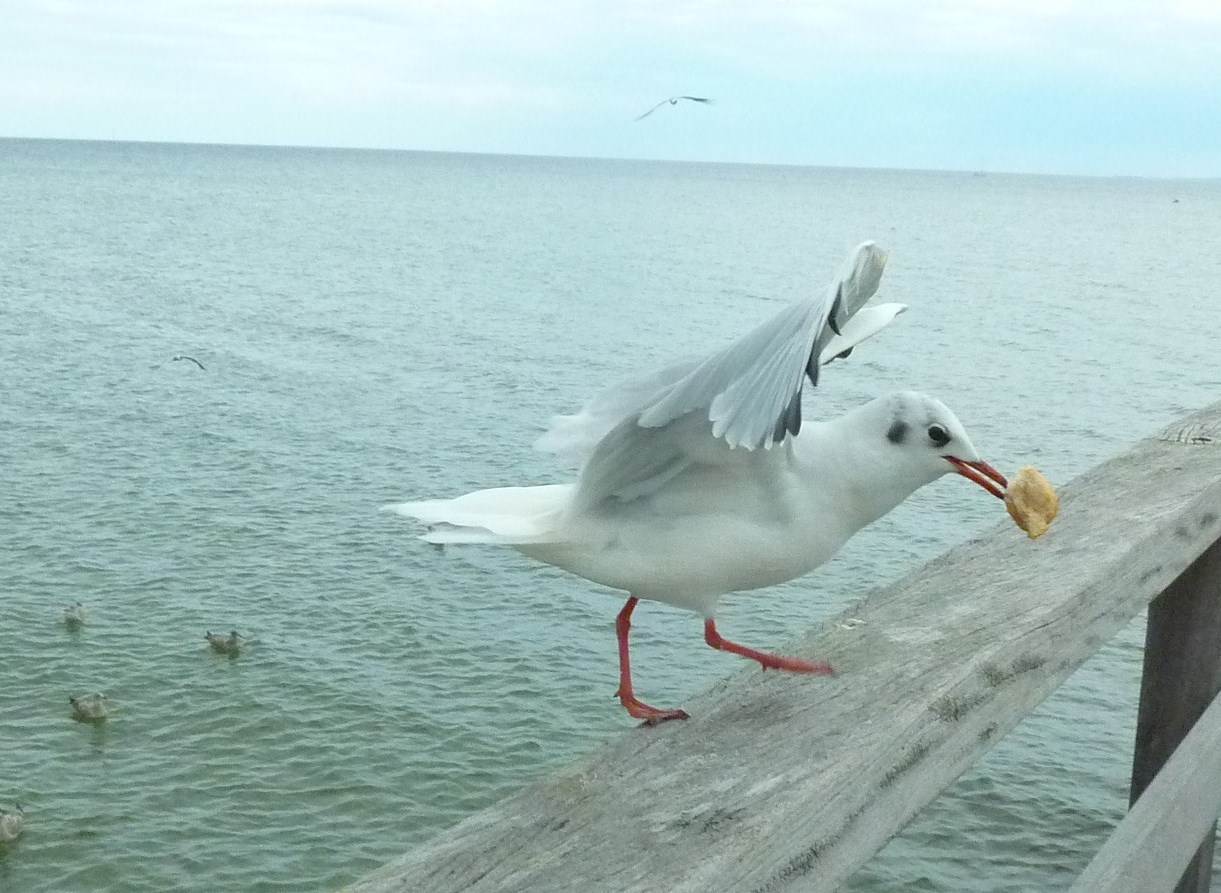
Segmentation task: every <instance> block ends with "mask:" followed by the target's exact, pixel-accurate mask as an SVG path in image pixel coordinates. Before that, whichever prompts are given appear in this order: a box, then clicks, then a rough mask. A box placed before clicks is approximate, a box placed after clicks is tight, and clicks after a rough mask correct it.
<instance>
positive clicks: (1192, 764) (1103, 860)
mask: <svg viewBox="0 0 1221 893" xmlns="http://www.w3.org/2000/svg"><path fill="white" fill-rule="evenodd" d="M1218 813H1221V699H1218V700H1216V701H1213V703H1212V706H1211V707H1209V708H1208V710H1206V711H1205V713H1204V715H1203V716H1201V717H1200V721H1199V723H1198V724H1197V725H1196V726H1195V727H1194V728H1193V729H1192V730H1191V732H1190V733H1189V734H1188V735H1187V736H1186V737H1185V738H1184V739H1183V741H1182V743H1181V744H1180V746H1179V747H1178V749H1177V750H1175V752H1174V755H1173V756H1172V757H1171V758H1170V759H1169V760H1167V762H1166V764H1165V766H1164V767H1163V770H1162V772H1161V773H1160V774H1158V776H1157V778H1156V779H1154V780H1153V782H1152V783H1151V784H1150V785H1149V786H1148V788H1147V789H1146V790H1145V792H1144V793H1143V794H1142V795H1141V797H1140V799H1139V800H1138V801H1137V802H1136V804H1135V805H1134V806H1133V807H1132V809H1131V811H1130V812H1129V813H1128V814H1127V816H1125V817H1124V820H1123V821H1122V822H1120V824H1119V827H1118V828H1116V829H1115V833H1114V834H1112V835H1111V837H1110V839H1108V840H1107V842H1106V843H1105V844H1104V845H1103V847H1102V849H1100V850H1099V851H1098V853H1097V855H1096V856H1095V857H1094V859H1093V861H1091V862H1090V864H1089V866H1088V867H1087V868H1086V870H1085V871H1084V872H1083V873H1082V874H1081V876H1080V877H1079V878H1077V882H1076V883H1075V884H1074V885H1073V887H1072V890H1071V891H1070V893H1098V891H1100V890H1105V891H1107V893H1161V891H1169V890H1170V889H1172V888H1173V887H1174V885H1175V883H1176V882H1178V880H1179V875H1180V874H1181V873H1182V872H1183V869H1184V867H1185V866H1186V865H1187V864H1188V861H1189V860H1191V858H1192V855H1193V854H1194V853H1195V852H1196V846H1197V843H1198V841H1199V840H1200V838H1201V837H1202V836H1204V835H1205V834H1206V833H1211V831H1212V826H1213V824H1214V823H1215V821H1216V818H1217V814H1218ZM1209 843H1210V844H1211V843H1212V839H1211V837H1210V838H1209ZM1192 883H1193V884H1194V883H1198V882H1197V881H1196V880H1195V879H1194V878H1193V879H1192ZM1200 889H1203V890H1207V889H1208V876H1207V875H1205V876H1204V880H1203V886H1202V887H1201V888H1200Z"/></svg>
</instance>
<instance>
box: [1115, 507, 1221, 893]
mask: <svg viewBox="0 0 1221 893" xmlns="http://www.w3.org/2000/svg"><path fill="white" fill-rule="evenodd" d="M1219 510H1221V507H1219ZM1219 691H1221V541H1218V542H1216V543H1213V545H1212V546H1211V547H1209V548H1208V550H1206V551H1205V552H1204V553H1203V554H1202V555H1201V556H1200V557H1199V558H1197V559H1196V560H1195V562H1193V563H1192V564H1191V566H1189V567H1188V568H1187V570H1186V571H1184V572H1183V574H1182V575H1181V576H1180V577H1179V578H1178V579H1177V580H1175V581H1174V582H1173V583H1171V584H1170V586H1168V587H1167V588H1166V591H1165V592H1163V593H1162V594H1161V595H1159V596H1158V597H1157V598H1155V599H1154V600H1153V601H1152V602H1151V603H1150V604H1149V625H1148V629H1147V632H1146V634H1145V666H1144V675H1143V677H1142V678H1141V690H1140V708H1139V712H1138V714H1137V721H1136V751H1135V754H1134V756H1133V760H1132V793H1131V802H1132V803H1135V802H1136V801H1137V799H1138V798H1139V797H1140V795H1141V794H1142V793H1143V792H1144V790H1145V788H1146V787H1148V785H1149V783H1150V782H1151V781H1152V780H1153V777H1154V776H1155V775H1157V773H1158V770H1159V769H1161V767H1162V764H1163V763H1165V762H1166V760H1167V759H1169V757H1170V755H1171V754H1172V753H1174V749H1175V748H1176V747H1178V745H1179V742H1180V741H1182V740H1183V738H1184V736H1186V735H1187V733H1188V732H1189V731H1191V727H1192V726H1193V725H1194V724H1195V722H1196V720H1197V719H1199V717H1200V715H1201V714H1203V713H1204V711H1205V710H1206V709H1207V708H1208V705H1209V704H1210V703H1212V700H1213V698H1215V697H1216V696H1217V693H1218V692H1219ZM1216 832H1217V825H1216V823H1215V822H1214V823H1213V826H1212V828H1211V829H1210V830H1209V831H1208V833H1207V834H1206V835H1205V837H1204V841H1203V843H1202V844H1201V845H1200V849H1199V851H1198V852H1197V853H1196V855H1195V858H1194V859H1193V860H1192V861H1191V863H1190V864H1189V865H1188V867H1187V870H1186V871H1184V872H1183V876H1182V878H1181V879H1180V880H1179V883H1178V886H1177V887H1175V893H1207V891H1208V888H1209V882H1210V879H1211V877H1212V862H1213V841H1214V839H1215V837H1216ZM1149 858H1157V856H1156V854H1154V853H1150V854H1149Z"/></svg>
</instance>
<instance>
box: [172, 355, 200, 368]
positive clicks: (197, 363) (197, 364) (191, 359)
mask: <svg viewBox="0 0 1221 893" xmlns="http://www.w3.org/2000/svg"><path fill="white" fill-rule="evenodd" d="M178 360H190V361H191V362H192V363H194V364H195V365H196V366H198V367H199V368H200V369H203V371H204V372H207V371H208V370H207V369H206V368H204V364H203V363H201V362H199V360H197V359H195V358H194V357H189V356H187V355H186V354H184V353H181V354H179V355H178V356H176V357H173V358H172V359H171V360H170V362H173V363H176V362H177V361H178Z"/></svg>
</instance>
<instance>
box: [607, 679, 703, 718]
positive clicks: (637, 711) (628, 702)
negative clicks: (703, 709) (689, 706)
mask: <svg viewBox="0 0 1221 893" xmlns="http://www.w3.org/2000/svg"><path fill="white" fill-rule="evenodd" d="M615 697H617V698H618V699H619V703H620V704H622V705H623V709H624V710H626V711H627V712H628V716H631V717H633V718H634V719H639V720H643V722H644V724H645V725H647V726H655V725H657V724H658V723H659V722H665V721H666V720H668V719H690V716H688V714H687V711H686V710H680V709H677V708H676V709H674V710H660V709H658V708H657V707H650V706H649V705H648V704H646V703H645V702H644V701H642V700H640V699H639V698H637V697H636V696H635V695H634V694H632V692H631V690H630V689H629V690H628V691H627V692H624V691H623V689H622V688H620V689H619V691H617V692H615Z"/></svg>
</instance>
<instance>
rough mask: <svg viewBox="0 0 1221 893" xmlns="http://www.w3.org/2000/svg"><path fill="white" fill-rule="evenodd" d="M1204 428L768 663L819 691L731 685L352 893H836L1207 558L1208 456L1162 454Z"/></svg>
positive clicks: (1137, 453) (1192, 424)
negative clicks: (803, 665)
mask: <svg viewBox="0 0 1221 893" xmlns="http://www.w3.org/2000/svg"><path fill="white" fill-rule="evenodd" d="M1218 426H1221V404H1217V405H1215V406H1213V407H1210V408H1209V409H1208V410H1205V411H1203V412H1201V413H1198V414H1196V415H1195V416H1193V417H1191V418H1188V419H1185V420H1183V421H1182V422H1180V423H1177V424H1176V425H1175V426H1174V428H1173V429H1172V431H1169V432H1167V434H1165V435H1163V436H1162V437H1159V438H1153V439H1151V440H1148V441H1145V442H1142V443H1140V444H1138V445H1137V446H1136V447H1134V448H1133V449H1132V450H1130V451H1129V452H1127V453H1125V454H1123V455H1121V456H1119V457H1117V458H1115V459H1113V460H1111V461H1109V462H1107V463H1105V464H1104V465H1102V466H1100V467H1098V468H1096V469H1094V470H1093V471H1091V472H1089V473H1087V474H1085V475H1083V476H1082V477H1081V478H1078V479H1077V480H1075V481H1073V482H1072V483H1071V484H1069V485H1068V486H1065V487H1063V488H1062V490H1061V512H1060V516H1059V518H1058V519H1057V521H1056V523H1055V524H1054V525H1053V526H1052V528H1051V530H1050V532H1048V533H1047V535H1046V536H1044V537H1043V538H1042V539H1039V540H1035V541H1032V540H1029V539H1028V538H1027V537H1026V536H1025V535H1024V534H1023V533H1022V532H1021V531H1020V530H1018V529H1017V528H1016V527H1014V526H1013V525H1012V524H1010V523H1009V522H1008V519H1005V520H1004V521H1002V522H999V523H998V525H997V527H996V529H995V530H993V531H992V532H991V533H990V534H989V535H987V536H985V537H984V538H982V539H979V540H976V541H971V542H968V543H965V544H964V545H962V546H960V547H958V548H956V549H953V550H952V551H950V552H949V553H947V554H946V555H944V556H942V557H940V558H937V559H935V560H934V561H932V562H930V563H929V564H928V565H926V566H925V567H923V568H921V569H919V570H918V571H916V572H914V573H913V574H911V575H909V576H908V577H906V578H904V579H903V580H900V581H899V582H897V583H895V584H893V585H890V586H887V587H885V588H883V589H880V590H878V591H876V592H874V593H872V594H871V595H869V596H868V597H867V598H865V599H864V600H863V601H861V602H859V603H858V604H855V605H852V606H851V607H849V608H848V609H847V610H846V611H845V612H843V615H842V617H838V618H831V619H830V620H828V621H827V622H826V623H824V624H823V625H822V626H821V627H819V628H818V629H816V630H814V631H813V632H811V633H810V634H809V635H807V636H806V637H804V638H803V639H801V640H799V642H798V643H797V644H796V646H795V647H789V648H786V649H784V650H785V651H786V652H787V653H793V654H797V655H802V656H810V657H817V658H820V659H824V658H825V659H828V660H830V662H831V663H832V664H833V665H834V666H835V668H836V675H835V676H833V677H798V676H792V675H782V674H778V673H759V672H758V671H757V670H756V671H754V672H751V671H749V670H745V669H744V670H742V671H740V672H739V673H737V674H736V675H734V676H732V677H731V678H729V679H728V680H726V681H724V682H722V683H721V684H719V685H717V686H716V687H714V689H713V690H711V691H710V692H708V693H706V694H705V695H703V696H701V697H700V698H698V699H696V700H695V701H693V702H692V703H690V704H688V705H687V706H688V707H689V708H690V712H691V714H692V719H690V720H688V721H686V722H670V723H665V724H663V725H661V726H657V727H651V728H636V729H632V730H630V731H628V732H626V733H625V734H624V735H623V736H621V737H620V738H619V739H617V740H615V741H613V742H611V743H610V744H609V745H607V746H606V747H605V748H603V749H601V750H599V751H598V752H596V753H594V754H592V755H591V756H590V757H588V758H587V759H585V760H583V761H581V762H579V763H577V764H575V765H573V766H570V767H567V768H565V769H563V770H561V771H559V772H557V773H556V774H554V775H552V776H551V777H549V778H546V779H544V780H542V781H540V782H539V783H537V784H535V785H533V786H531V787H528V788H526V789H525V790H523V791H521V792H520V793H518V794H516V795H514V796H512V797H509V798H507V799H506V800H504V801H502V802H500V803H499V804H496V805H495V806H492V807H490V808H489V809H486V810H484V811H482V812H480V813H477V814H475V815H473V816H471V817H469V818H468V819H466V820H465V821H463V822H461V823H460V824H458V825H457V826H455V827H453V828H451V829H449V830H447V831H445V832H442V833H441V834H439V835H438V836H437V837H436V838H435V839H433V840H432V841H430V842H428V843H426V844H424V845H422V846H420V847H418V848H416V849H415V850H413V851H411V852H409V853H408V854H407V855H405V856H404V857H402V858H401V859H399V860H397V861H395V862H393V863H391V864H389V865H387V866H385V867H383V868H382V869H381V870H379V871H377V872H375V873H373V874H372V875H369V876H368V877H366V878H365V879H363V880H361V881H359V882H357V883H356V884H355V885H353V886H352V887H351V888H350V891H351V893H392V891H401V893H407V891H411V893H425V891H469V893H480V891H484V893H487V891H532V893H545V891H570V890H582V891H587V890H588V891H614V893H633V891H634V893H646V891H667V893H672V891H701V893H705V891H722V890H723V891H735V893H778V891H787V890H801V891H804V893H819V891H832V890H835V889H836V888H837V887H838V886H839V885H840V884H841V883H842V882H843V881H844V880H845V879H846V878H847V877H848V876H849V875H850V874H851V873H852V872H853V871H855V870H856V869H857V868H858V867H859V866H861V865H862V864H864V863H865V862H866V861H867V860H868V859H869V858H870V857H871V856H872V855H873V853H875V852H876V851H877V850H878V849H880V848H881V847H882V846H883V845H884V844H885V843H886V842H887V841H888V840H889V839H890V838H891V837H892V836H893V835H894V834H896V833H897V832H898V831H899V830H900V829H901V828H902V827H903V826H904V825H906V824H907V822H908V821H909V820H910V819H911V818H912V817H913V816H914V815H915V814H916V813H917V812H918V811H919V810H920V809H921V808H922V807H923V806H924V805H925V804H927V803H928V802H929V801H931V800H932V799H933V798H935V797H936V796H937V795H938V794H939V793H940V792H941V790H942V789H943V788H944V787H945V786H946V785H948V784H949V783H950V782H951V781H953V780H954V779H955V778H956V777H957V776H958V775H959V774H961V773H962V772H963V771H964V770H965V769H967V768H968V767H969V766H971V765H972V764H973V763H974V762H975V761H976V760H977V759H978V758H979V757H980V756H981V755H982V754H983V753H984V752H985V751H986V750H988V748H990V747H991V746H992V745H993V744H994V743H995V742H996V741H997V740H998V739H1000V738H1001V737H1002V736H1003V735H1004V734H1006V733H1007V732H1008V731H1009V730H1010V729H1012V728H1013V727H1014V726H1015V725H1016V724H1017V723H1018V722H1019V721H1020V720H1021V719H1022V718H1023V717H1024V716H1025V715H1026V714H1027V713H1028V712H1029V711H1030V710H1031V709H1032V708H1033V707H1034V706H1035V705H1036V704H1038V703H1039V702H1040V701H1042V700H1043V699H1044V698H1045V697H1047V695H1048V694H1050V693H1051V692H1052V691H1054V690H1055V688H1056V687H1057V686H1059V685H1060V683H1061V682H1062V681H1063V680H1064V679H1065V677H1066V676H1068V675H1069V674H1070V673H1071V672H1072V671H1073V670H1074V669H1076V668H1077V667H1078V666H1079V665H1080V664H1081V663H1082V662H1083V661H1084V660H1085V659H1086V658H1088V657H1089V656H1090V655H1092V654H1093V653H1094V652H1095V651H1096V650H1097V649H1098V648H1099V647H1100V646H1101V645H1102V644H1103V643H1104V642H1106V641H1107V640H1108V639H1110V638H1111V637H1112V636H1113V635H1114V634H1115V633H1116V632H1117V631H1118V630H1119V629H1121V628H1122V627H1123V626H1124V625H1125V624H1126V623H1128V622H1129V621H1130V620H1131V619H1132V618H1133V617H1134V616H1135V615H1136V614H1137V613H1138V612H1140V611H1141V610H1142V609H1143V608H1144V607H1145V606H1146V605H1147V604H1148V602H1149V601H1150V600H1151V599H1152V598H1154V597H1155V596H1156V595H1158V594H1159V593H1160V592H1162V590H1164V589H1165V588H1166V587H1167V586H1168V585H1169V584H1170V583H1171V582H1172V581H1173V580H1175V579H1176V578H1177V577H1178V576H1179V575H1180V574H1181V573H1182V572H1183V571H1184V570H1185V569H1186V568H1187V567H1188V566H1189V565H1190V564H1191V563H1192V562H1193V561H1195V559H1196V558H1197V557H1198V556H1199V555H1200V554H1201V553H1203V552H1204V550H1205V549H1206V548H1207V547H1208V546H1209V545H1211V544H1212V543H1213V542H1214V541H1216V540H1217V539H1218V536H1219V535H1221V449H1218V448H1217V447H1221V439H1218V440H1217V441H1212V440H1209V441H1199V440H1195V441H1192V440H1191V439H1190V438H1191V437H1194V436H1196V435H1192V434H1190V433H1188V434H1187V435H1185V436H1186V438H1188V439H1179V437H1178V433H1179V432H1191V431H1197V430H1198V431H1212V430H1216V429H1217V428H1218ZM1199 436H1202V437H1208V436H1209V435H1207V434H1202V435H1199ZM1214 443H1215V444H1216V446H1214ZM847 617H853V618H859V619H860V620H863V621H864V623H862V624H859V625H848V626H850V627H851V628H848V629H845V628H843V627H842V626H841V625H840V622H839V621H840V620H842V619H844V618H847Z"/></svg>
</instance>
